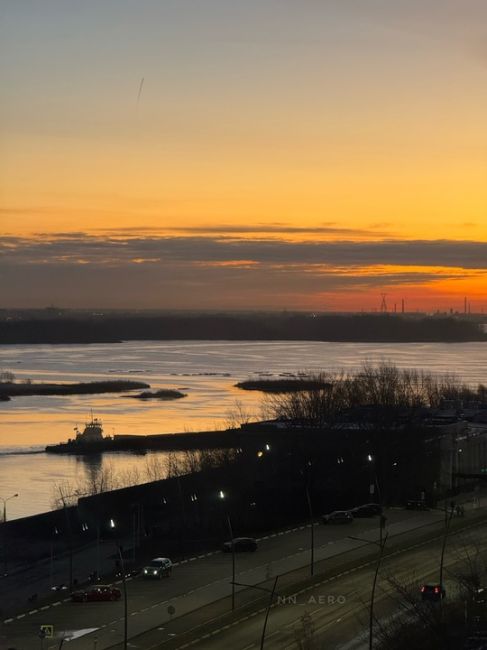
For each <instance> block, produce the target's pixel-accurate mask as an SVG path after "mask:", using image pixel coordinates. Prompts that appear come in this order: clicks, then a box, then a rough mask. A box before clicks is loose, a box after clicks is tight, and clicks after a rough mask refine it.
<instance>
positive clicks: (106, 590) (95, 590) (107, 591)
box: [71, 585, 122, 603]
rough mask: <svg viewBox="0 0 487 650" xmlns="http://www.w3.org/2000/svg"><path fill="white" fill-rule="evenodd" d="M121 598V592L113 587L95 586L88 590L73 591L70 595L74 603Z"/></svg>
mask: <svg viewBox="0 0 487 650" xmlns="http://www.w3.org/2000/svg"><path fill="white" fill-rule="evenodd" d="M121 597H122V592H121V591H120V589H118V588H117V587H114V586H113V585H97V586H96V587H91V588H90V589H85V590H80V591H74V592H73V593H72V594H71V600H72V601H73V602H75V603H86V602H99V601H105V600H120V598H121Z"/></svg>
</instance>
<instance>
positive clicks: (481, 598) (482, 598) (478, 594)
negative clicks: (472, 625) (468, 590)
mask: <svg viewBox="0 0 487 650" xmlns="http://www.w3.org/2000/svg"><path fill="white" fill-rule="evenodd" d="M473 602H474V603H477V604H478V605H483V604H484V603H487V588H485V587H477V589H475V590H474V592H473Z"/></svg>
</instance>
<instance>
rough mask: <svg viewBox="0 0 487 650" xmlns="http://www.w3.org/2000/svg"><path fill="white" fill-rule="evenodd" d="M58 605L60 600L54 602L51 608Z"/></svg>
mask: <svg viewBox="0 0 487 650" xmlns="http://www.w3.org/2000/svg"><path fill="white" fill-rule="evenodd" d="M60 604H61V601H60V600H56V602H55V603H53V604H52V606H53V607H57V606H58V605H60Z"/></svg>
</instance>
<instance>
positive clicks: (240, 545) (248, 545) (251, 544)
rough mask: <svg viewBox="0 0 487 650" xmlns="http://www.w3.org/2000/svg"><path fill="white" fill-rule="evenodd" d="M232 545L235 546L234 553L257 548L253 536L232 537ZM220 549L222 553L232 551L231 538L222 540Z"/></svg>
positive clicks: (251, 550)
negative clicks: (225, 540) (226, 540)
mask: <svg viewBox="0 0 487 650" xmlns="http://www.w3.org/2000/svg"><path fill="white" fill-rule="evenodd" d="M233 547H234V548H235V553H242V552H245V551H250V552H253V551H256V550H257V540H256V539H254V538H253V537H235V538H234V539H233ZM222 551H223V552H224V553H231V552H232V540H229V541H228V542H224V544H223V546H222Z"/></svg>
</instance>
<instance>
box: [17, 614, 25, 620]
mask: <svg viewBox="0 0 487 650" xmlns="http://www.w3.org/2000/svg"><path fill="white" fill-rule="evenodd" d="M24 616H25V614H19V615H18V616H16V618H17V620H18V619H19V618H24Z"/></svg>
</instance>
